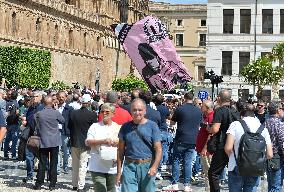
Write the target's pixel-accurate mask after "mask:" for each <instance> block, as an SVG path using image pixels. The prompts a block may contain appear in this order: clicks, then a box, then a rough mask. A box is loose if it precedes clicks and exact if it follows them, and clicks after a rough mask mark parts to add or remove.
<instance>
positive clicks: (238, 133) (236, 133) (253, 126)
mask: <svg viewBox="0 0 284 192" xmlns="http://www.w3.org/2000/svg"><path fill="white" fill-rule="evenodd" d="M243 120H244V121H245V122H246V124H247V126H248V127H249V129H250V131H251V132H252V133H255V132H256V131H257V130H258V128H259V127H260V125H261V123H260V121H259V120H258V118H256V117H244V118H243ZM227 134H230V135H232V136H233V137H234V139H235V142H234V149H235V153H236V157H237V156H238V151H239V145H240V139H241V137H242V135H243V134H244V129H243V127H242V125H241V123H240V122H239V121H235V122H233V123H231V125H230V127H229V129H228V131H227ZM261 135H262V136H263V137H264V139H265V142H266V145H269V144H271V140H270V135H269V132H268V130H267V128H264V130H263V131H262V133H261ZM235 166H236V160H235V157H234V153H231V155H230V157H229V164H228V171H233V170H234V168H235Z"/></svg>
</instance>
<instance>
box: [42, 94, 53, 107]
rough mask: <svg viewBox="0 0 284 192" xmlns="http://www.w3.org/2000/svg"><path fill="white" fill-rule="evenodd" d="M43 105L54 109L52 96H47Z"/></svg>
mask: <svg viewBox="0 0 284 192" xmlns="http://www.w3.org/2000/svg"><path fill="white" fill-rule="evenodd" d="M43 103H44V105H45V106H47V107H53V98H52V96H50V95H47V96H45V97H44V99H43Z"/></svg>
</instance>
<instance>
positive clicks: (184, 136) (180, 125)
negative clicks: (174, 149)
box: [172, 103, 203, 145]
mask: <svg viewBox="0 0 284 192" xmlns="http://www.w3.org/2000/svg"><path fill="white" fill-rule="evenodd" d="M172 121H174V122H177V132H176V137H175V141H176V142H179V143H185V144H190V145H195V144H196V138H197V134H198V131H199V128H200V123H201V122H202V121H203V118H202V113H201V110H200V109H199V108H198V107H196V106H194V105H193V104H192V103H186V104H184V105H182V106H180V107H179V108H177V109H176V110H175V112H174V114H173V117H172Z"/></svg>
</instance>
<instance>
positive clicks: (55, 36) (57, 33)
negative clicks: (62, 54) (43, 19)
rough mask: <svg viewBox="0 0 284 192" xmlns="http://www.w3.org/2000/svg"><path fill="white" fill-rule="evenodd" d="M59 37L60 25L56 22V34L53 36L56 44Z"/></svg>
mask: <svg viewBox="0 0 284 192" xmlns="http://www.w3.org/2000/svg"><path fill="white" fill-rule="evenodd" d="M58 38H59V29H58V25H57V24H55V26H54V36H53V44H54V45H57V44H58Z"/></svg>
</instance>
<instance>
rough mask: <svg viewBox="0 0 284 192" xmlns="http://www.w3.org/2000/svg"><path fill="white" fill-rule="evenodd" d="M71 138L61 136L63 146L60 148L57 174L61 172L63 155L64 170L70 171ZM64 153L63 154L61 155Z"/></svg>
mask: <svg viewBox="0 0 284 192" xmlns="http://www.w3.org/2000/svg"><path fill="white" fill-rule="evenodd" d="M68 140H69V137H68V136H66V135H62V134H61V141H62V144H61V146H60V149H61V150H60V149H59V153H58V163H57V172H60V168H61V156H62V153H63V166H62V167H63V170H67V169H68V158H69V154H70V148H69V147H68V146H67V143H68ZM61 151H62V153H61Z"/></svg>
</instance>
